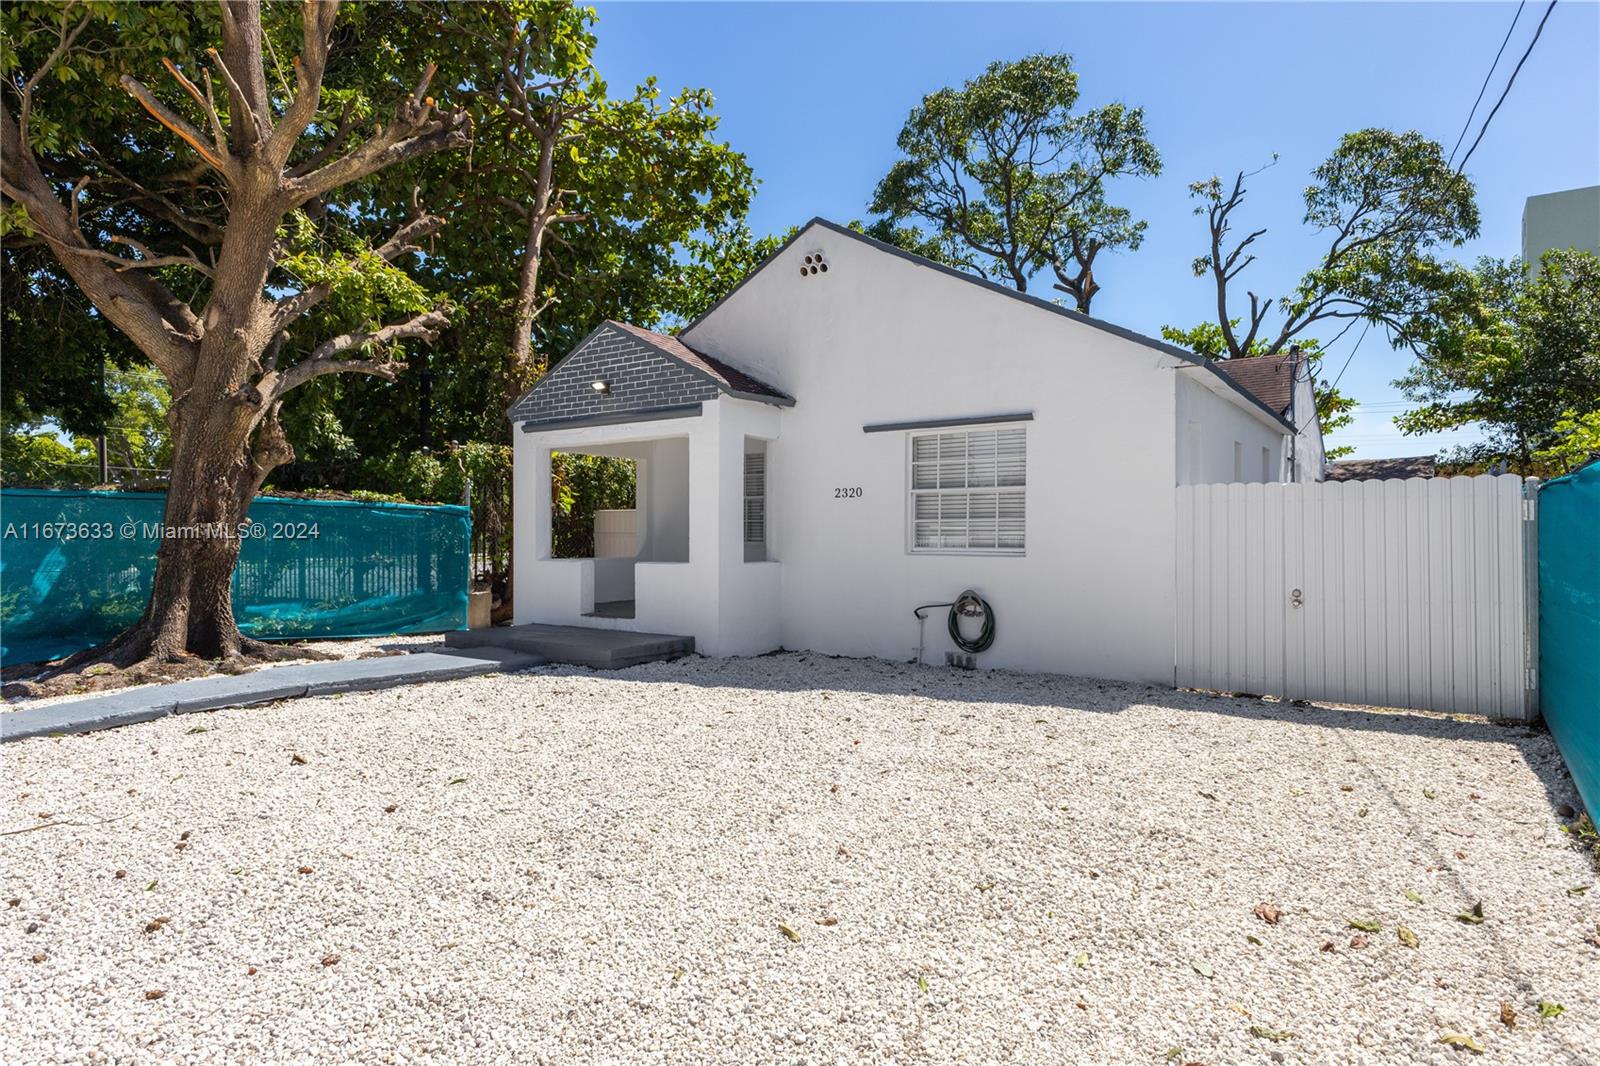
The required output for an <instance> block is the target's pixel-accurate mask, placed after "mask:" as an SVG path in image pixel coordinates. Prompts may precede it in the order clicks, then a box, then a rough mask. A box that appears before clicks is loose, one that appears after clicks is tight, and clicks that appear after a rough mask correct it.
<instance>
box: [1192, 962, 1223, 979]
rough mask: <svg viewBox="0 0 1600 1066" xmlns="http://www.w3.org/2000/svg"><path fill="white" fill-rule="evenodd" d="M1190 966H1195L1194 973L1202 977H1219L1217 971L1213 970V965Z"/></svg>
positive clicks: (1204, 963) (1195, 963)
mask: <svg viewBox="0 0 1600 1066" xmlns="http://www.w3.org/2000/svg"><path fill="white" fill-rule="evenodd" d="M1189 965H1190V966H1193V967H1194V972H1195V973H1197V974H1199V975H1200V976H1201V977H1215V976H1217V971H1216V970H1214V969H1212V968H1211V964H1210V963H1207V962H1191V963H1189Z"/></svg>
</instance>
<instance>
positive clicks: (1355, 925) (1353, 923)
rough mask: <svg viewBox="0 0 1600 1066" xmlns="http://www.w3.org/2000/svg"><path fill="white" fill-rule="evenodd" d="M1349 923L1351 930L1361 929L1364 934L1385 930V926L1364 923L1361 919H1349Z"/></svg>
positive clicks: (1375, 923)
mask: <svg viewBox="0 0 1600 1066" xmlns="http://www.w3.org/2000/svg"><path fill="white" fill-rule="evenodd" d="M1347 922H1348V924H1349V926H1350V928H1351V929H1359V930H1361V931H1362V932H1363V933H1376V932H1377V931H1378V930H1380V929H1382V928H1383V926H1382V925H1380V924H1378V923H1377V922H1368V921H1363V920H1362V919H1360V918H1350V919H1347Z"/></svg>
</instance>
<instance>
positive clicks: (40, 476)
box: [0, 426, 96, 487]
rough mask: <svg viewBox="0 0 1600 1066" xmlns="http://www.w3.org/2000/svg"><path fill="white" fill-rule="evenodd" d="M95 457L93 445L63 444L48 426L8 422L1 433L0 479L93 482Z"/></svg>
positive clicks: (11, 481) (25, 482)
mask: <svg viewBox="0 0 1600 1066" xmlns="http://www.w3.org/2000/svg"><path fill="white" fill-rule="evenodd" d="M94 460H95V455H94V451H93V449H92V448H91V449H84V448H81V447H78V446H76V445H67V444H64V443H62V441H61V438H60V437H58V436H56V435H55V434H54V433H51V432H49V431H48V430H43V429H37V428H32V427H25V428H20V429H12V428H11V427H10V426H7V427H6V429H5V431H4V433H0V482H3V483H5V484H7V485H30V486H42V487H56V486H65V485H92V484H94V482H95V480H96V478H95V474H96V470H95V468H94V465H93V464H94Z"/></svg>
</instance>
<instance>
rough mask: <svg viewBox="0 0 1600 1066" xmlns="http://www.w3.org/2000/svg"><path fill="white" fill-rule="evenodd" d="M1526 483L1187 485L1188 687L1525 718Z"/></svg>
mask: <svg viewBox="0 0 1600 1066" xmlns="http://www.w3.org/2000/svg"><path fill="white" fill-rule="evenodd" d="M1532 507H1533V503H1532V500H1531V499H1530V500H1528V501H1527V502H1526V503H1525V502H1524V489H1523V481H1522V479H1521V478H1519V477H1513V476H1500V477H1471V478H1410V479H1405V480H1390V481H1353V482H1321V483H1312V484H1298V485H1283V484H1257V485H1192V486H1183V487H1180V488H1179V489H1178V490H1177V533H1178V538H1177V543H1178V559H1177V563H1178V566H1177V578H1178V588H1177V607H1178V624H1177V683H1178V685H1179V686H1180V687H1185V688H1204V689H1215V690H1219V691H1224V692H1249V693H1256V694H1260V695H1277V696H1284V697H1287V698H1291V699H1308V700H1329V701H1335V702H1343V703H1361V704H1371V705H1375V706H1381V707H1409V708H1418V709H1424V710H1437V711H1455V712H1462V713H1475V714H1485V715H1491V716H1493V717H1497V718H1517V719H1525V718H1530V717H1532V714H1533V709H1534V708H1535V707H1537V702H1536V693H1535V691H1534V675H1533V664H1535V663H1537V661H1538V658H1537V655H1536V654H1535V651H1536V649H1534V647H1533V644H1532V642H1533V641H1534V640H1535V639H1536V628H1535V627H1533V626H1531V625H1530V623H1529V603H1530V597H1531V596H1532V595H1533V594H1534V589H1535V588H1536V584H1537V582H1536V579H1535V578H1534V577H1533V576H1532V574H1533V573H1535V571H1533V570H1532V569H1531V568H1532V566H1533V559H1532V552H1533V545H1534V544H1535V543H1536V538H1535V536H1534V528H1533V516H1532Z"/></svg>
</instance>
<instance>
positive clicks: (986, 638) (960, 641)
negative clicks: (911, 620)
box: [911, 589, 995, 662]
mask: <svg viewBox="0 0 1600 1066" xmlns="http://www.w3.org/2000/svg"><path fill="white" fill-rule="evenodd" d="M935 607H948V608H949V609H950V610H949V613H948V614H947V615H946V616H945V629H946V630H947V631H948V632H949V634H950V642H951V643H952V644H954V645H955V646H956V647H958V648H960V649H961V650H962V651H963V652H966V653H967V654H968V655H977V654H978V653H980V652H985V651H988V650H989V648H990V646H992V645H993V644H994V630H995V623H994V608H993V607H991V606H989V601H988V600H986V599H984V598H983V597H982V596H980V595H978V594H977V593H976V592H975V591H973V590H972V589H963V590H962V592H961V595H959V596H957V597H956V598H955V599H954V600H952V601H951V602H949V603H925V604H923V605H922V606H920V607H916V608H913V609H912V611H911V613H912V614H914V615H915V616H916V618H917V621H918V622H925V621H926V620H927V616H926V615H925V614H923V613H922V612H924V611H931V610H932V609H933V608H935ZM963 618H982V619H983V623H982V625H981V626H980V627H979V629H978V635H977V636H976V637H972V638H968V637H966V636H965V635H963V634H962V632H961V620H962V619H963ZM917 661H918V662H921V661H922V641H921V638H920V636H919V638H918V641H917Z"/></svg>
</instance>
